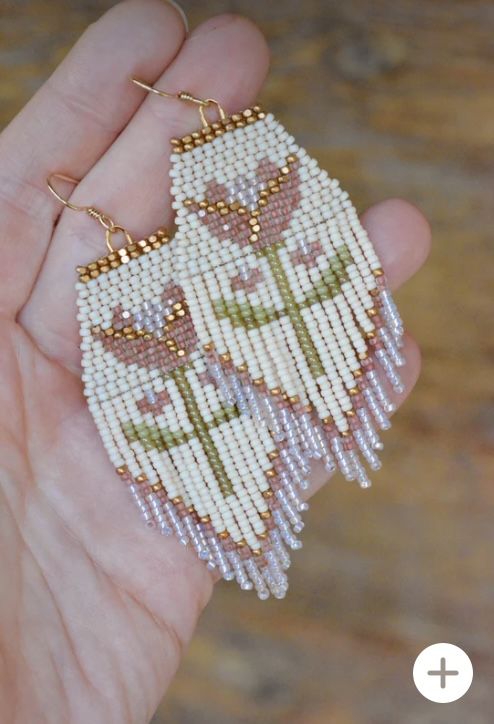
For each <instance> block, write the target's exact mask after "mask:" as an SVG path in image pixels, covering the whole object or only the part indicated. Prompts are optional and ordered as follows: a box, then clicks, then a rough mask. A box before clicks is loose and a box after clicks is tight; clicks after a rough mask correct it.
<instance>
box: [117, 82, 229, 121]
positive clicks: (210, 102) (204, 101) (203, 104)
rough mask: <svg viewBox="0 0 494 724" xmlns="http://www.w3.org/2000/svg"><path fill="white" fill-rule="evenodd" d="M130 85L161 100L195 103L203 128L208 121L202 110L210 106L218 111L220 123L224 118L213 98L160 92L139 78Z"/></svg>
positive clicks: (185, 92)
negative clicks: (171, 99)
mask: <svg viewBox="0 0 494 724" xmlns="http://www.w3.org/2000/svg"><path fill="white" fill-rule="evenodd" d="M131 80H132V83H135V84H136V85H138V86H139V88H143V89H144V90H146V91H148V92H149V93H155V94H156V95H157V96H162V98H175V99H177V100H179V101H189V102H190V103H195V104H196V105H198V106H199V115H200V117H201V122H202V125H203V127H204V128H205V127H206V126H208V125H209V123H208V120H207V118H206V116H205V115H204V109H205V108H210V107H211V106H216V109H217V111H218V114H219V117H220V118H221V120H222V121H224V120H225V118H226V113H225V111H224V109H223V108H222V106H221V105H220V104H219V103H218V101H216V100H215V99H214V98H196V96H193V95H192V94H191V93H188V92H187V91H179V92H178V93H168V92H167V91H164V90H160V89H159V88H153V87H152V86H150V85H148V84H147V83H145V82H144V81H143V80H139V78H131Z"/></svg>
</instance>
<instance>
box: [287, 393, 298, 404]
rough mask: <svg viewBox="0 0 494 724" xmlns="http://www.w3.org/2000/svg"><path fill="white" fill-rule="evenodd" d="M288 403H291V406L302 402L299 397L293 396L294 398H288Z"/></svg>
mask: <svg viewBox="0 0 494 724" xmlns="http://www.w3.org/2000/svg"><path fill="white" fill-rule="evenodd" d="M288 402H289V403H290V404H291V405H296V404H297V403H299V402H300V397H299V396H298V395H293V397H289V398H288Z"/></svg>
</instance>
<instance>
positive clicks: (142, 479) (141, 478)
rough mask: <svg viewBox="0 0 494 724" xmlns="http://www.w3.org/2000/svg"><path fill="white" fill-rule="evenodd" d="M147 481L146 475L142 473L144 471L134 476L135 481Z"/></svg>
mask: <svg viewBox="0 0 494 724" xmlns="http://www.w3.org/2000/svg"><path fill="white" fill-rule="evenodd" d="M146 481H147V475H144V473H141V474H140V475H138V476H137V478H136V483H145V482H146Z"/></svg>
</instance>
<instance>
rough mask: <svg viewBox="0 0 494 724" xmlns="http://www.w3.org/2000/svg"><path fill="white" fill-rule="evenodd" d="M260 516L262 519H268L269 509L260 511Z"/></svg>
mask: <svg viewBox="0 0 494 724" xmlns="http://www.w3.org/2000/svg"><path fill="white" fill-rule="evenodd" d="M260 517H261V518H262V519H263V520H269V518H271V511H270V510H264V511H263V512H262V513H260Z"/></svg>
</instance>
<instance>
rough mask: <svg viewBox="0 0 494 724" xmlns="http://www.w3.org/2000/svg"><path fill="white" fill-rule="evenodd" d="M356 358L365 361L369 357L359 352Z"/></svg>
mask: <svg viewBox="0 0 494 724" xmlns="http://www.w3.org/2000/svg"><path fill="white" fill-rule="evenodd" d="M358 358H359V359H360V360H365V359H368V358H369V355H368V354H367V352H360V353H359V356H358Z"/></svg>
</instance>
